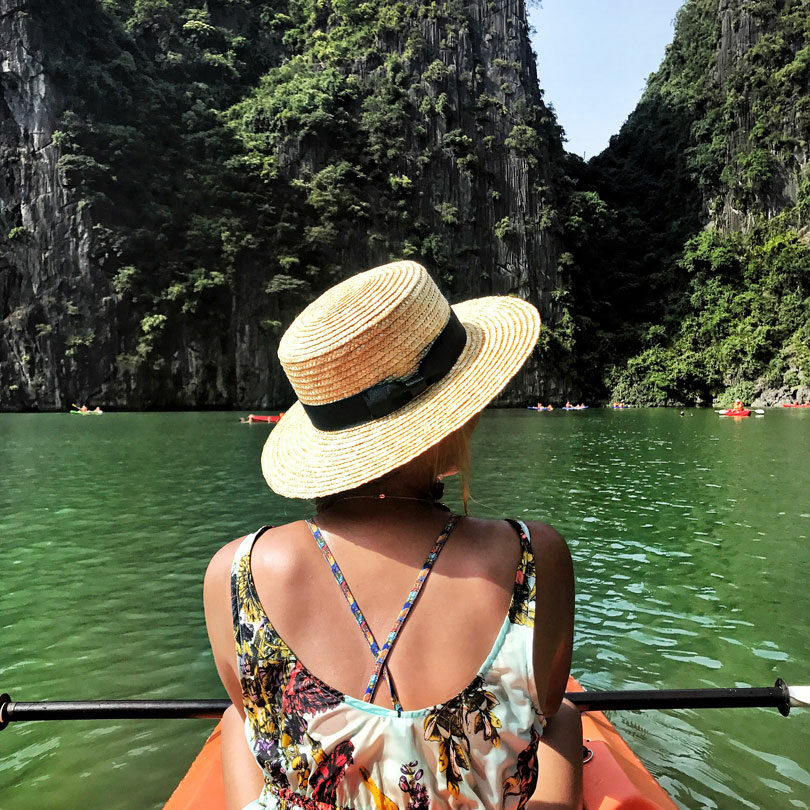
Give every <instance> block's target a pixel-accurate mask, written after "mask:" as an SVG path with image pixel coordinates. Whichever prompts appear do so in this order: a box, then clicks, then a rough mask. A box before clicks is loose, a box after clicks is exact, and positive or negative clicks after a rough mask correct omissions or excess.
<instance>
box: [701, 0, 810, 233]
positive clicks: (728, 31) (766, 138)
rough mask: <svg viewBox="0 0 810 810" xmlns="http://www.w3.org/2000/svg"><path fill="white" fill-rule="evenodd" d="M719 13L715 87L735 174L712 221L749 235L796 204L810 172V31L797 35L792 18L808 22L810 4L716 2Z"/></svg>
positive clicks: (727, 161) (729, 161) (728, 160)
mask: <svg viewBox="0 0 810 810" xmlns="http://www.w3.org/2000/svg"><path fill="white" fill-rule="evenodd" d="M714 13H715V15H716V31H717V46H716V51H715V58H714V64H713V65H712V66H711V69H710V71H709V74H708V75H709V86H710V88H712V89H713V90H714V91H715V93H716V97H717V99H718V101H725V102H726V103H727V104H728V107H729V109H730V116H729V118H730V120H729V121H728V127H727V130H726V153H725V166H726V167H728V168H729V172H728V176H727V178H724V182H722V183H721V187H720V189H719V192H720V197H719V199H718V200H717V201H715V202H714V205H713V207H712V209H711V210H710V216H711V219H712V221H713V224H714V225H715V226H716V227H718V228H720V229H721V230H727V231H735V230H743V231H744V230H748V229H749V228H751V227H752V225H753V224H754V222H755V221H756V217H757V215H758V214H764V215H765V216H766V217H769V218H770V217H774V216H777V215H779V214H780V213H781V212H783V211H784V210H785V209H788V208H791V207H792V206H795V205H796V203H797V201H798V197H799V186H800V184H801V182H802V177H803V176H806V173H807V163H808V157H809V156H810V148H808V135H810V115H808V112H807V99H808V95H809V94H810V65H809V64H808V58H807V47H808V32H807V26H806V25H805V26H804V31H800V30H798V29H799V26H796V25H795V22H794V19H796V18H798V19H801V18H804V19H805V20H806V19H807V18H808V17H810V3H808V2H806V0H796V1H795V2H793V1H792V0H787V2H784V0H776V2H772V3H751V2H749V0H718V2H716V10H715V12H714ZM765 76H767V80H763V79H764V78H765ZM766 111H768V112H767V113H766ZM748 178H750V179H748ZM707 202H710V201H707Z"/></svg>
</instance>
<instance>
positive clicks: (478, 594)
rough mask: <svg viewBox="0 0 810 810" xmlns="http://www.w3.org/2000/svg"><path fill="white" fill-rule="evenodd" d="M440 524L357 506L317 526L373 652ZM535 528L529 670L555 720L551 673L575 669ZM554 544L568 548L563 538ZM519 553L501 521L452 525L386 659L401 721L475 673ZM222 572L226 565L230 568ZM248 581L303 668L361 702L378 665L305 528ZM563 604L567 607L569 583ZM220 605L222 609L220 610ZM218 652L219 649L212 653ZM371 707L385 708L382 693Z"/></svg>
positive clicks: (261, 550) (282, 538)
mask: <svg viewBox="0 0 810 810" xmlns="http://www.w3.org/2000/svg"><path fill="white" fill-rule="evenodd" d="M330 512H331V514H330ZM447 517H448V515H447V513H446V512H444V511H441V510H438V509H430V508H413V507H411V508H408V509H403V508H401V506H400V505H394V504H392V505H390V506H389V507H388V508H386V509H384V510H383V509H377V510H375V511H374V513H373V514H370V513H368V512H366V511H364V510H363V509H361V508H360V505H359V504H354V505H352V507H351V508H343V509H341V510H337V509H335V510H327V511H326V512H324V513H322V514H320V515H319V516H318V518H317V525H318V527H319V528H320V529H321V531H322V532H323V534H324V538H325V539H326V541H327V542H328V545H329V547H330V548H331V551H332V553H333V554H334V557H335V559H336V560H337V562H338V564H339V566H340V569H341V571H342V572H343V575H344V576H345V579H346V581H347V583H348V584H349V586H350V588H351V590H352V592H353V594H354V597H355V599H356V600H357V604H358V605H359V607H360V609H361V610H362V612H363V614H364V615H365V618H366V621H367V622H368V625H369V627H370V629H371V631H372V633H373V634H374V637H375V638H376V639H378V641H380V643H382V641H383V640H384V639H385V638H386V636H387V635H388V633H389V631H390V630H391V628H392V626H393V624H394V621H395V619H396V617H397V615H398V613H399V611H400V609H401V608H402V606H403V603H404V602H405V600H406V598H407V596H408V594H409V591H410V590H411V588H412V587H413V585H414V582H415V580H416V578H417V575H418V574H419V571H420V569H421V568H422V566H423V564H424V562H425V558H426V556H427V554H428V552H429V550H430V548H431V546H432V545H433V543H434V541H435V540H436V537H437V536H438V535H439V533H440V532H441V530H442V527H443V526H444V524H445V522H446V520H447ZM533 527H534V528H533V530H532V535H533V545H534V548H535V557H536V559H537V567H538V571H537V574H538V580H537V582H538V613H539V616H540V618H539V621H538V627H537V629H536V631H535V635H536V637H537V639H536V643H535V656H534V657H535V669H536V674H537V681H538V683H537V687H538V696H539V697H540V700H541V704H542V708H543V709H544V710H546V711H549V712H553V711H555V710H556V708H557V706H558V705H559V701H560V699H561V697H562V691H563V690H564V686H565V684H564V679H561V678H560V677H557V678H556V681H562V682H560V683H558V682H556V681H555V678H554V674H553V673H554V670H555V669H557V668H560V669H564V670H565V674H567V670H568V662H570V633H571V627H570V626H569V627H565V625H566V623H567V622H568V620H567V618H566V614H567V613H569V612H570V611H569V609H568V606H566V605H565V604H564V603H565V602H566V601H568V600H567V599H565V598H564V595H563V597H560V596H559V595H556V593H557V591H558V590H559V588H560V583H562V584H563V585H565V579H566V573H565V571H559V570H558V569H559V568H560V565H559V563H558V561H557V560H555V554H554V548H555V547H557V545H558V544H555V543H554V538H555V537H556V538H559V535H557V534H556V532H554V531H553V529H550V527H547V526H544V525H543V524H533ZM559 542H560V543H561V544H562V546H563V548H564V547H565V544H564V542H563V541H562V539H561V538H559ZM549 546H550V547H551V551H549V548H547V547H549ZM226 548H227V547H226ZM565 552H566V555H567V549H565ZM520 553H521V552H520V542H519V539H518V536H517V534H516V532H515V529H514V528H513V527H512V526H511V525H510V524H509V523H507V522H506V521H493V520H481V519H473V518H461V519H460V520H459V521H458V523H457V525H456V526H455V528H454V530H453V531H452V533H451V535H450V537H449V539H448V540H447V543H446V544H445V546H444V548H443V550H442V552H441V553H440V555H439V557H438V559H437V561H436V563H435V566H434V567H433V570H432V572H431V574H430V576H429V577H428V579H427V581H426V584H425V586H424V588H423V590H422V592H421V593H420V595H419V598H418V600H417V602H416V604H415V605H414V607H413V609H412V611H411V613H410V615H409V617H408V620H407V622H406V624H405V625H404V627H403V628H402V630H401V632H400V634H399V638H398V640H397V643H396V645H395V646H394V648H393V650H392V652H391V655H390V657H389V659H388V668H389V672H390V674H391V677H392V679H393V682H394V684H395V685H396V689H397V692H398V694H399V698H400V700H401V703H402V706H403V708H404V709H405V710H409V709H419V708H423V707H426V706H431V705H436V704H437V703H440V702H443V701H446V700H447V699H449V698H451V697H453V696H454V695H456V694H458V693H459V692H460V691H461V690H463V689H464V688H465V687H466V686H467V685H469V683H470V682H471V681H472V680H473V678H474V677H475V675H476V674H477V673H478V672H479V670H480V669H481V666H482V664H483V663H484V662H485V660H486V659H487V656H488V655H489V653H490V651H491V650H492V647H493V645H494V643H495V641H496V639H497V637H498V634H499V632H500V631H501V629H502V627H503V625H504V620H505V618H506V616H507V612H508V609H509V604H510V600H511V598H512V593H513V590H514V586H515V572H516V570H517V568H518V563H519V559H520ZM231 554H232V551H231ZM222 562H223V564H225V563H228V565H229V561H228V560H227V558H226V559H224V560H223V561H222ZM563 562H564V561H563ZM568 564H569V566H570V558H568ZM251 570H252V573H253V578H254V581H255V583H256V589H257V592H258V596H259V599H260V601H261V604H262V605H263V607H264V609H265V612H266V614H267V615H268V617H269V618H270V621H271V622H272V624H273V626H274V628H275V630H276V631H277V632H278V634H279V636H280V637H281V638H283V639H284V641H285V642H286V643H287V645H288V646H289V647H290V648H291V649H292V651H293V652H294V653H295V655H296V657H297V658H298V659H299V660H300V661H301V662H302V664H304V666H306V668H307V669H308V670H309V671H310V672H312V673H314V674H315V675H316V676H317V677H319V678H320V679H322V680H323V681H324V682H325V683H327V684H329V685H330V686H332V687H333V688H335V689H337V690H339V691H340V692H342V693H344V694H347V695H351V696H353V697H356V698H362V695H363V692H364V690H365V688H366V685H367V683H368V680H369V675H370V674H371V672H372V670H373V668H374V658H373V656H372V653H371V651H370V650H369V646H368V644H367V642H366V639H365V638H364V636H363V634H362V632H361V631H360V629H359V628H358V626H357V624H356V622H355V618H354V616H353V615H352V612H351V610H350V609H349V606H348V604H347V602H346V600H345V598H344V595H343V593H342V592H341V590H340V587H339V586H338V584H337V582H336V581H335V578H334V576H333V574H332V572H331V571H330V568H329V566H328V565H327V563H326V561H325V560H324V558H323V556H322V553H321V550H320V549H319V548H318V545H317V544H316V543H315V541H314V539H313V537H312V535H311V533H310V531H309V529H308V527H307V525H306V523H305V522H304V521H300V522H296V523H291V524H287V525H285V526H280V527H277V528H274V529H271V530H268V531H267V532H265V533H264V534H263V535H262V536H261V537H260V538H259V540H258V541H257V542H256V545H255V547H254V550H253V554H252V557H251ZM223 579H224V578H223ZM563 590H565V589H564V588H563ZM224 596H226V594H223V597H224ZM570 601H571V607H572V605H573V585H572V584H571V594H570ZM220 604H222V605H223V606H224V604H225V602H224V599H223V601H222V602H220ZM541 607H542V610H541ZM228 621H230V617H229V616H228ZM209 623H210V622H209ZM218 624H220V623H219V622H218ZM221 624H222V626H223V627H224V625H225V622H224V621H223V622H222V623H221ZM218 635H220V634H218ZM221 635H224V632H223V633H222V634H221ZM566 637H568V638H569V641H566V640H565V639H566ZM226 645H228V646H229V650H228V652H227V653H224V652H223V654H222V655H227V656H228V657H229V658H230V660H231V661H233V662H234V664H235V659H234V656H233V652H232V650H233V646H232V635H231V636H230V638H228V639H227V641H223V642H222V647H223V648H224V647H226ZM217 646H218V645H217V644H216V642H215V654H216V653H217V649H216V647H217ZM566 648H567V649H566ZM566 653H567V660H566ZM217 659H218V666H220V670H222V666H221V664H222V663H226V662H223V661H222V658H221V655H217ZM555 660H557V661H558V664H557V665H555ZM229 691H231V690H230V689H229ZM232 697H233V695H232ZM374 702H375V703H377V704H378V705H382V706H386V707H388V708H390V707H391V698H390V696H389V694H388V690H387V689H386V688H385V687H384V686H382V685H381V686H380V688H379V689H377V691H376V694H375V696H374Z"/></svg>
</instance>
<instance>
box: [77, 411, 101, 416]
mask: <svg viewBox="0 0 810 810" xmlns="http://www.w3.org/2000/svg"><path fill="white" fill-rule="evenodd" d="M71 413H77V414H79V416H101V414H103V413H104V411H71Z"/></svg>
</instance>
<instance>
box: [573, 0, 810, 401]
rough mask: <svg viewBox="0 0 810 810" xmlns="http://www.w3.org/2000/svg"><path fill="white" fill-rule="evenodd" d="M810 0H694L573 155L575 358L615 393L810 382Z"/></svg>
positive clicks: (673, 393)
mask: <svg viewBox="0 0 810 810" xmlns="http://www.w3.org/2000/svg"><path fill="white" fill-rule="evenodd" d="M808 54H810V2H807V0H770V2H765V0H756V2H755V1H754V0H738V1H737V2H730V3H727V4H723V8H721V7H720V3H719V2H718V0H688V2H686V3H685V4H684V6H683V7H682V9H681V10H680V12H679V14H678V17H677V20H676V30H675V38H674V41H673V43H672V44H671V45H670V46H669V48H668V50H667V54H666V57H665V59H664V62H663V64H662V65H661V68H660V69H659V70H658V72H657V73H655V74H653V75H652V76H651V77H650V79H649V82H648V86H647V90H646V92H645V93H644V96H643V98H642V99H641V101H640V103H639V106H638V107H637V109H636V110H635V111H634V112H633V113H632V114H631V116H630V117H629V119H628V121H627V123H626V124H625V125H624V127H623V128H622V130H621V132H620V133H619V134H618V135H617V136H615V137H614V138H613V139H612V140H611V143H610V146H609V148H608V149H607V150H606V151H605V152H603V153H602V154H601V155H600V156H599V157H597V158H595V159H594V160H593V161H591V163H590V164H588V165H587V166H586V165H584V164H582V161H577V160H576V159H574V158H571V161H570V166H569V174H570V176H571V177H572V178H574V179H575V181H576V183H577V187H576V191H575V192H574V193H573V195H572V200H573V202H574V205H575V206H579V207H581V208H585V209H586V213H585V216H584V217H581V224H580V225H579V228H578V229H570V228H569V230H568V233H567V234H566V236H567V238H568V240H569V243H570V244H571V249H570V254H571V262H572V274H573V282H572V296H573V299H574V300H573V304H572V306H573V310H574V312H575V313H576V317H575V323H576V328H575V334H576V335H577V345H578V354H579V355H580V356H581V357H582V358H583V359H584V360H585V362H586V363H588V364H589V367H590V368H589V370H590V372H591V374H592V377H593V378H598V377H599V376H600V375H601V376H602V379H603V381H604V382H603V384H604V386H605V389H604V390H605V391H606V392H607V393H608V395H609V396H610V397H611V398H614V399H616V398H623V399H625V400H627V401H632V402H636V403H639V404H680V403H703V404H711V403H712V402H716V403H725V402H728V401H729V399H732V398H734V397H735V396H736V395H738V394H739V395H741V396H742V397H743V398H744V399H746V400H747V401H751V399H753V398H754V397H755V396H759V395H761V394H762V393H763V392H766V391H768V390H773V389H780V388H788V389H791V388H793V389H795V388H797V387H799V386H801V385H804V386H810V350H809V349H808V345H809V344H810V332H809V331H808V329H809V327H808V323H810V236H809V235H810V173H808V172H809V171H810V170H809V169H808V158H810V58H809V57H808Z"/></svg>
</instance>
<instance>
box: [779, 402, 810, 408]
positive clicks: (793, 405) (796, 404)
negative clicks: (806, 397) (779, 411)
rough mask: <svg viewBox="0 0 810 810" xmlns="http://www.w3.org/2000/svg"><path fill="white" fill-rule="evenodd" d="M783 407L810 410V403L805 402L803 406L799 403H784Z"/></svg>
mask: <svg viewBox="0 0 810 810" xmlns="http://www.w3.org/2000/svg"><path fill="white" fill-rule="evenodd" d="M782 407H783V408H810V402H803V403H801V404H800V403H798V402H783V403H782Z"/></svg>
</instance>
